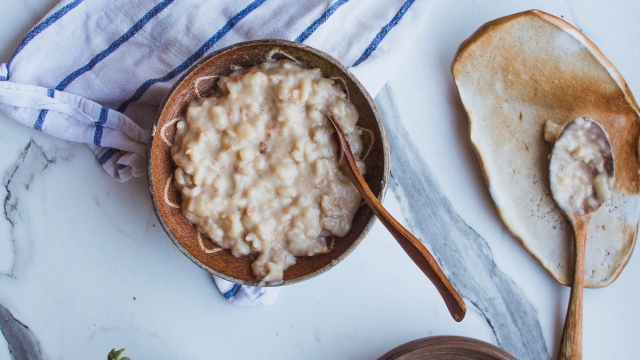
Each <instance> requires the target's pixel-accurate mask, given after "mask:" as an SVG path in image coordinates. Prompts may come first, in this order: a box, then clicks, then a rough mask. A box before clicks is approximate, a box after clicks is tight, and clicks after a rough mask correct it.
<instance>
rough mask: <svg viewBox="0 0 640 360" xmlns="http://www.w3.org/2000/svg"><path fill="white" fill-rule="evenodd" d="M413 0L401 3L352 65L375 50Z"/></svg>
mask: <svg viewBox="0 0 640 360" xmlns="http://www.w3.org/2000/svg"><path fill="white" fill-rule="evenodd" d="M414 2H415V0H407V1H406V2H405V3H404V4H403V5H402V7H401V8H400V10H399V11H398V13H397V14H396V15H395V16H394V17H393V19H391V21H390V22H389V23H388V24H387V25H385V26H384V27H383V28H382V29H381V30H380V32H379V33H378V34H377V35H376V37H375V38H373V41H371V44H369V46H367V49H366V50H365V51H364V53H362V55H361V56H360V58H359V59H358V60H356V62H355V63H353V65H352V67H353V66H358V65H360V64H361V63H362V62H363V61H365V60H367V58H368V57H369V56H371V54H372V53H373V52H374V51H375V50H376V48H377V47H378V45H380V42H381V41H382V39H384V37H385V36H387V34H388V33H389V31H391V29H393V28H394V27H395V26H396V25H398V23H399V22H400V20H402V17H403V16H404V14H406V13H407V11H409V8H410V7H411V5H413V3H414Z"/></svg>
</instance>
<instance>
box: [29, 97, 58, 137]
mask: <svg viewBox="0 0 640 360" xmlns="http://www.w3.org/2000/svg"><path fill="white" fill-rule="evenodd" d="M54 93H55V91H54V90H53V89H47V96H48V97H50V98H52V99H53V94H54ZM48 112H49V110H47V109H42V110H40V114H38V120H36V123H35V124H34V125H33V128H34V129H36V130H38V131H42V125H43V124H44V118H45V117H47V113H48Z"/></svg>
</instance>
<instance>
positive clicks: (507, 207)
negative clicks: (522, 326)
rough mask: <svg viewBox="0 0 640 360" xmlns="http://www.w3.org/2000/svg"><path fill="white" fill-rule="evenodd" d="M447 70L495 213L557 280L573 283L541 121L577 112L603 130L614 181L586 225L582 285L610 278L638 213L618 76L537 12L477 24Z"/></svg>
mask: <svg viewBox="0 0 640 360" xmlns="http://www.w3.org/2000/svg"><path fill="white" fill-rule="evenodd" d="M451 71H452V73H453V76H454V79H455V82H456V86H457V87H458V91H459V93H460V97H461V98H462V103H463V105H464V107H465V110H466V112H467V115H468V117H469V123H470V126H469V128H470V136H471V142H472V144H473V146H474V148H475V151H476V153H477V155H478V158H479V159H480V162H481V164H482V168H483V171H484V176H485V179H486V181H487V185H488V186H489V191H490V193H491V197H492V198H493V201H494V202H495V205H496V207H497V209H498V212H499V214H500V217H501V218H502V220H503V221H504V223H505V225H506V226H507V228H508V229H509V231H511V233H512V234H513V235H514V236H515V237H517V238H518V239H519V240H520V241H521V242H522V245H523V246H524V247H525V248H526V249H527V250H528V251H529V252H530V253H531V254H533V256H535V257H536V259H538V261H539V262H540V263H541V264H542V266H544V267H545V268H546V269H547V271H549V273H550V274H551V276H553V277H554V278H555V279H556V280H558V281H559V282H560V283H562V284H565V285H569V284H571V282H572V281H573V275H572V274H573V230H572V227H571V225H570V223H569V222H568V221H567V220H566V218H565V217H564V216H563V214H562V213H561V212H560V210H559V208H558V207H557V206H556V204H555V202H554V201H553V198H552V197H551V189H550V187H549V154H550V153H551V149H552V145H551V144H549V143H547V142H546V141H545V140H544V134H543V128H544V122H545V121H546V120H551V121H553V122H555V123H557V124H560V123H563V122H566V121H568V120H571V119H574V118H577V117H581V116H583V117H589V118H592V119H594V120H596V121H597V122H598V123H600V124H601V125H602V126H603V127H604V129H605V131H606V132H607V133H608V134H609V137H610V140H611V144H612V147H613V153H614V158H615V172H616V179H615V183H614V191H613V196H612V198H611V200H610V201H609V202H607V203H606V204H605V205H603V207H602V208H601V209H600V211H599V212H598V214H597V215H596V217H595V218H594V220H593V221H592V223H591V226H590V227H589V233H588V236H587V246H586V258H585V286H587V287H592V288H598V287H604V286H607V285H609V284H611V283H612V282H613V281H614V280H615V279H616V278H617V277H618V275H619V274H620V272H621V271H622V269H623V268H624V266H625V265H626V263H627V261H628V260H629V257H630V256H631V252H632V251H633V247H634V245H635V241H636V234H637V229H638V219H639V214H640V212H639V204H640V196H639V195H638V192H639V184H640V178H639V174H638V171H639V170H640V163H639V161H638V136H639V135H640V122H639V121H638V120H639V119H640V112H639V110H638V105H637V104H636V102H635V100H634V98H633V95H632V94H631V91H630V90H629V88H628V86H627V84H626V83H625V81H624V79H623V78H622V76H621V75H620V73H618V71H617V70H616V69H615V68H614V67H613V65H612V64H611V63H610V62H609V61H608V60H607V59H606V58H605V57H604V55H603V54H602V53H601V52H600V50H599V49H598V48H597V47H596V46H595V45H594V44H593V43H592V42H591V41H590V40H589V39H587V38H586V37H585V36H584V35H583V34H582V33H581V32H580V31H578V30H577V29H576V28H574V27H573V26H571V25H570V24H568V23H567V22H565V21H563V20H561V19H559V18H556V17H554V16H552V15H549V14H546V13H544V12H541V11H536V10H533V11H527V12H524V13H519V14H515V15H511V16H507V17H504V18H500V19H497V20H494V21H491V22H489V23H487V24H485V25H483V26H482V27H481V28H480V29H478V30H477V31H476V32H475V33H474V34H473V35H472V36H471V37H470V38H469V39H467V40H466V41H465V42H464V43H462V45H461V46H460V48H459V49H458V53H457V54H456V57H455V59H454V61H453V65H452V69H451Z"/></svg>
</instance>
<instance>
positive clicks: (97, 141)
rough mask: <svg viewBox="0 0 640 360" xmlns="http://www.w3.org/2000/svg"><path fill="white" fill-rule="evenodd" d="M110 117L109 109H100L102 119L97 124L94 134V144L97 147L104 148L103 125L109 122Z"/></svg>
mask: <svg viewBox="0 0 640 360" xmlns="http://www.w3.org/2000/svg"><path fill="white" fill-rule="evenodd" d="M108 117H109V108H107V107H104V106H103V107H102V109H100V118H99V119H98V121H96V122H95V125H96V131H95V132H94V133H93V143H94V144H96V145H97V146H102V145H101V144H100V143H101V142H102V131H103V130H104V127H103V125H104V124H105V123H106V122H107V118H108Z"/></svg>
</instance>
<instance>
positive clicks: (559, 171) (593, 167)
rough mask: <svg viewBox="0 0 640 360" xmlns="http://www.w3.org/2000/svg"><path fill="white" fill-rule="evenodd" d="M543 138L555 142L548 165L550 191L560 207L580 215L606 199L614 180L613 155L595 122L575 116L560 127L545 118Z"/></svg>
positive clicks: (603, 134) (604, 135)
mask: <svg viewBox="0 0 640 360" xmlns="http://www.w3.org/2000/svg"><path fill="white" fill-rule="evenodd" d="M560 134H562V136H560ZM545 139H546V140H547V141H550V142H553V141H555V145H554V148H553V157H552V161H551V164H550V172H551V190H552V191H553V196H554V198H555V199H556V201H557V202H558V205H559V206H560V207H561V208H562V209H565V211H569V212H571V213H575V214H578V215H583V214H585V213H588V212H591V211H592V210H594V209H596V208H598V207H599V206H600V205H601V204H602V203H604V202H605V201H607V199H609V197H610V194H611V189H612V188H613V179H614V176H613V175H614V174H613V161H612V159H613V157H612V154H611V148H610V147H609V145H608V143H607V138H606V134H605V133H604V131H603V130H602V129H601V128H600V126H599V125H598V124H597V123H595V122H594V121H593V120H591V119H587V118H577V119H575V120H573V121H572V122H570V123H569V124H568V125H567V126H566V128H564V129H563V127H562V126H559V125H555V124H553V123H551V122H549V121H547V123H546V124H545Z"/></svg>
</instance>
